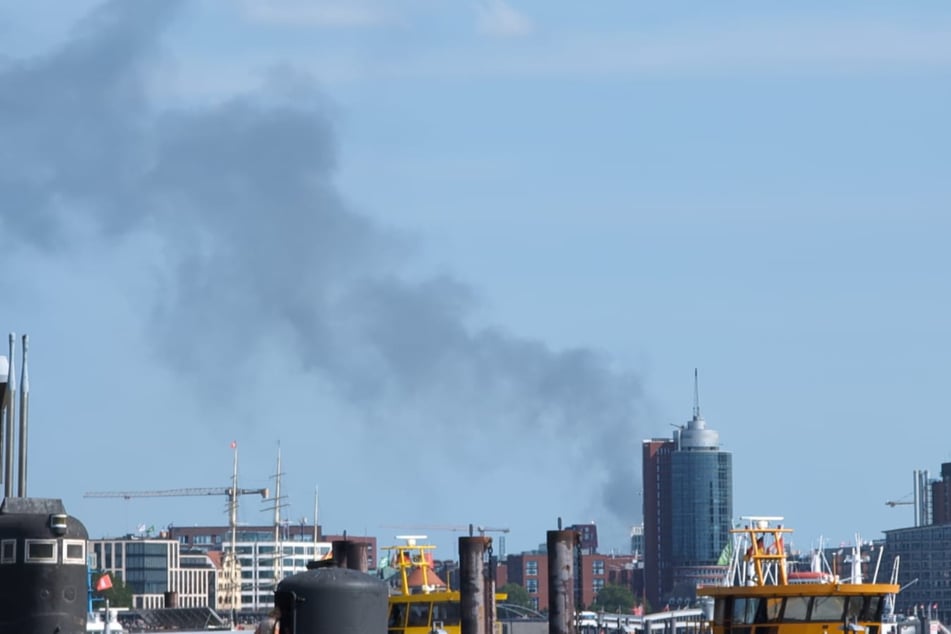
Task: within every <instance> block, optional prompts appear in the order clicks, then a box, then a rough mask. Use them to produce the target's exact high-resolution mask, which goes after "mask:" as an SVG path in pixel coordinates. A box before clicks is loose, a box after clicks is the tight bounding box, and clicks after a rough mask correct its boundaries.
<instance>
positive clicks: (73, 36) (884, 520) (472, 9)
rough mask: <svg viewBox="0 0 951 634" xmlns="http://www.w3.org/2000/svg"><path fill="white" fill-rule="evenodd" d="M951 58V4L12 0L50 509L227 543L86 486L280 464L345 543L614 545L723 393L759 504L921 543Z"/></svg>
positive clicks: (191, 515)
mask: <svg viewBox="0 0 951 634" xmlns="http://www.w3.org/2000/svg"><path fill="white" fill-rule="evenodd" d="M358 9H359V10H358ZM949 71H951V9H949V7H947V6H946V5H945V4H943V3H923V4H921V3H918V4H915V5H914V6H911V5H908V6H906V5H887V6H886V5H877V4H868V3H864V2H858V1H857V0H849V1H847V2H845V3H844V4H837V5H836V6H835V7H829V6H828V5H827V4H826V3H820V2H815V1H807V2H804V3H797V4H796V5H795V6H781V7H780V6H763V5H762V4H761V3H755V2H752V1H743V2H740V3H738V4H734V5H730V6H729V7H711V6H708V5H704V4H700V3H691V4H688V5H678V6H668V5H663V6H661V5H657V6H654V5H647V4H637V3H634V4H632V3H629V2H623V1H622V0H608V2H605V3H600V4H599V5H598V8H597V10H595V9H594V8H592V7H579V6H576V5H570V4H568V3H557V2H556V3H552V2H541V1H539V0H524V1H517V0H474V1H473V2H471V3H462V4H453V3H448V4H447V3H439V2H433V1H431V0H392V1H389V0H387V1H385V2H383V1H380V0H366V1H365V2H361V3H360V4H359V6H357V5H354V4H353V3H351V2H344V3H338V2H335V1H332V0H315V1H314V2H313V3H310V2H306V3H304V2H298V1H296V0H241V1H240V2H234V3H221V2H217V1H216V0H194V1H192V2H175V1H169V0H161V1H155V0H151V1H149V0H143V1H142V2H135V3H129V2H115V1H113V2H96V1H92V0H78V1H77V2H74V3H69V5H68V6H62V3H59V2H53V1H52V0H37V1H36V2H31V3H4V4H0V139H2V140H3V147H4V148H7V151H6V152H3V153H0V173H2V174H3V176H2V177H0V201H2V204H0V237H2V243H3V245H4V247H3V249H0V267H2V268H3V270H4V271H6V272H7V274H6V275H4V276H0V298H2V300H0V302H2V303H0V305H2V308H3V319H2V323H0V326H2V327H3V330H2V331H0V332H9V331H16V332H18V333H21V334H22V333H24V332H27V333H29V334H30V335H31V352H30V355H31V368H32V374H31V379H32V381H33V383H32V389H33V397H32V400H31V409H30V412H31V421H32V422H31V427H30V429H31V435H30V445H29V451H30V455H29V458H30V489H29V493H30V494H31V495H36V496H49V497H60V498H62V499H63V501H64V503H65V505H66V508H67V509H68V511H69V512H70V513H71V514H73V515H75V516H76V517H77V518H79V519H80V520H82V521H83V522H84V523H86V524H87V526H88V528H89V529H90V532H91V534H93V535H101V534H110V533H124V532H128V531H129V530H131V529H134V528H135V527H137V526H138V525H140V524H143V523H144V524H145V525H146V526H150V525H155V526H162V525H167V524H168V523H169V522H186V521H194V522H200V523H214V522H216V521H218V520H221V519H223V518H224V511H225V509H224V500H216V499H214V498H208V499H197V498H196V499H184V498H182V499H165V500H157V501H149V502H148V503H146V502H145V501H143V500H129V501H128V502H125V501H121V502H120V501H104V500H91V499H85V498H83V493H84V492H86V491H100V490H141V489H174V488H184V487H209V486H227V485H228V483H229V478H230V474H231V459H232V456H231V452H230V449H229V445H230V443H231V442H232V441H237V443H238V446H239V448H240V449H239V451H240V461H241V465H240V468H241V473H240V483H239V485H240V486H250V487H260V486H268V484H269V482H270V480H269V477H270V476H271V475H272V473H273V464H274V455H275V452H276V450H277V446H278V444H280V446H281V447H282V450H283V451H284V459H285V465H286V469H285V470H286V472H287V474H286V478H285V484H286V487H287V488H286V494H287V496H288V499H289V500H290V503H291V505H292V506H291V507H290V508H288V509H287V512H288V514H289V517H296V518H300V517H305V516H306V517H310V516H312V515H313V511H312V506H313V505H312V492H313V490H314V487H315V486H319V488H320V497H321V504H320V506H321V516H322V517H321V523H323V524H324V525H326V526H327V527H328V529H329V530H332V531H333V532H342V531H343V530H347V531H348V532H350V533H351V534H355V535H359V534H372V535H376V536H378V537H379V538H380V539H381V541H386V538H387V535H388V534H389V533H392V532H395V531H391V530H389V529H387V528H384V527H385V526H386V525H468V524H470V523H473V524H476V525H485V526H498V527H507V528H509V529H510V531H511V532H510V533H508V534H506V542H507V547H508V549H509V550H510V551H521V550H526V549H529V548H532V547H534V546H535V545H537V544H539V543H541V542H542V541H543V540H544V535H545V531H546V530H550V529H553V528H554V527H555V526H556V524H557V520H558V518H559V517H561V518H563V519H564V520H565V521H566V522H570V523H584V522H590V521H595V522H597V524H598V526H599V532H600V536H601V541H602V549H609V548H616V549H619V550H621V549H624V548H626V545H627V543H628V542H629V538H628V532H629V528H630V526H631V525H632V524H636V523H638V522H640V521H641V520H642V517H641V506H642V499H641V497H640V496H639V494H638V493H639V491H640V490H641V483H640V472H641V464H640V461H639V456H640V443H641V442H642V441H643V440H644V439H648V438H655V437H666V436H667V435H668V434H669V431H670V426H671V425H675V426H680V425H682V424H683V423H684V421H686V420H688V419H689V415H690V404H691V392H692V385H691V380H690V379H691V377H690V373H691V372H692V371H693V369H694V368H697V367H698V368H700V373H701V390H702V394H701V397H702V398H701V400H702V404H703V408H704V413H705V416H706V418H707V419H708V420H709V421H710V424H711V426H713V427H715V428H716V429H717V430H718V431H719V432H720V433H721V435H722V438H723V449H724V450H726V451H729V452H730V453H731V454H732V455H733V475H734V502H735V506H734V512H735V514H737V515H759V514H769V515H782V516H784V517H786V521H787V524H788V525H789V526H790V527H792V528H793V529H794V530H795V531H796V532H795V533H794V534H793V537H792V540H791V541H792V542H794V543H795V544H796V545H797V546H798V547H800V548H808V547H810V546H811V545H813V544H815V543H817V542H818V540H819V539H820V538H822V539H823V540H826V541H831V542H833V543H840V542H850V541H852V540H853V539H854V536H855V534H856V533H858V534H860V535H861V536H862V537H863V538H866V539H870V538H877V537H880V536H881V535H882V532H883V531H884V530H886V529H890V528H895V527H900V526H903V525H904V526H907V525H910V524H911V517H910V513H906V512H905V511H907V509H905V508H904V507H901V506H899V507H897V508H895V507H889V506H886V504H885V502H886V501H888V500H895V499H901V498H903V496H905V495H906V494H908V493H910V492H911V490H912V486H913V481H912V478H911V477H910V475H911V474H912V472H913V471H915V470H919V469H921V468H922V467H923V466H924V464H937V463H939V462H941V461H942V460H943V459H944V458H945V457H946V456H943V455H934V456H928V455H925V454H923V453H922V452H921V450H920V448H919V447H918V444H919V443H918V442H916V441H917V440H918V439H921V438H932V437H935V438H940V437H941V434H942V433H943V422H942V420H941V415H940V412H943V411H944V408H945V406H944V402H943V400H942V394H943V389H942V388H943V385H944V384H945V383H946V382H947V370H946V368H945V367H944V363H943V359H945V358H947V356H948V353H949V352H951V350H949V346H951V342H949V340H948V338H947V336H946V333H945V330H946V327H945V323H944V321H945V320H944V318H943V315H945V314H946V313H947V312H948V311H947V309H948V306H947V302H948V299H947V297H948V293H946V292H945V290H946V288H947V281H946V280H945V276H944V273H943V272H944V271H945V270H947V269H948V268H949V264H951V262H949V261H948V259H949V257H951V256H949V254H948V252H947V249H945V245H944V236H945V235H947V233H948V231H949V230H951V226H949V218H948V215H947V213H946V201H947V200H948V199H949V197H951V196H949V194H951V192H949V191H948V188H949V184H948V181H947V178H946V174H947V172H948V169H949V168H951V157H949V155H948V152H947V148H948V147H951V143H949V141H951V138H949V135H951V128H949V126H948V125H947V123H946V115H945V113H946V112H947V110H948V106H949V105H951V87H949V84H948V82H947V81H946V79H947V74H948V72H949ZM896 430H901V434H902V436H901V437H900V438H899V441H896V440H895V438H894V436H895V433H896ZM63 465H70V467H69V471H65V470H64V467H63ZM844 489H846V490H848V492H849V493H848V495H846V496H843V494H842V491H843V490H844ZM240 512H241V514H242V521H253V522H255V523H256V522H257V520H259V519H260V518H262V517H266V515H263V513H267V508H266V507H264V506H259V505H257V503H256V502H252V501H250V500H244V501H242V503H241V505H240ZM456 536H457V535H455V534H450V535H446V536H435V535H434V537H436V538H438V539H442V540H443V542H444V544H443V545H442V546H441V549H447V550H449V549H452V550H454V547H453V543H454V540H455V538H456Z"/></svg>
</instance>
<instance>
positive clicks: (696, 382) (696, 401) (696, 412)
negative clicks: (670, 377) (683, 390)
mask: <svg viewBox="0 0 951 634" xmlns="http://www.w3.org/2000/svg"><path fill="white" fill-rule="evenodd" d="M693 417H694V419H698V418H700V379H699V376H698V372H697V368H694V369H693Z"/></svg>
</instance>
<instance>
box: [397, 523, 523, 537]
mask: <svg viewBox="0 0 951 634" xmlns="http://www.w3.org/2000/svg"><path fill="white" fill-rule="evenodd" d="M381 528H399V529H401V530H423V531H451V532H468V533H469V535H470V536H472V535H475V532H476V531H478V532H479V535H480V536H482V537H485V534H486V533H508V532H509V529H507V528H494V527H491V526H480V525H478V524H466V525H462V524H387V525H384V526H382V527H381Z"/></svg>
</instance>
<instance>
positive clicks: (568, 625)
mask: <svg viewBox="0 0 951 634" xmlns="http://www.w3.org/2000/svg"><path fill="white" fill-rule="evenodd" d="M577 543H578V533H577V531H565V530H561V520H560V519H559V520H558V530H556V531H548V634H574V632H575V582H574V580H575V570H574V568H575V565H574V561H575V546H576V544H577Z"/></svg>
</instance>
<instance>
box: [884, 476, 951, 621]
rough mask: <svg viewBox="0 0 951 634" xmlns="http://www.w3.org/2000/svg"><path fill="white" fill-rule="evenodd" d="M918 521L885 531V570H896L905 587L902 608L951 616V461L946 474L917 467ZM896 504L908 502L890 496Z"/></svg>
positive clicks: (900, 600)
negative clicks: (936, 474)
mask: <svg viewBox="0 0 951 634" xmlns="http://www.w3.org/2000/svg"><path fill="white" fill-rule="evenodd" d="M914 486H915V489H914V502H913V504H914V516H913V520H914V525H913V526H911V527H908V528H898V529H893V530H886V531H885V557H884V561H883V562H882V567H883V570H885V571H887V574H889V575H891V574H892V572H893V571H896V570H897V573H898V577H897V579H898V583H899V585H901V586H902V591H901V592H899V593H898V595H897V596H896V597H895V611H896V612H897V613H899V614H905V615H914V614H918V615H921V614H929V615H931V616H933V617H934V618H937V619H939V620H941V621H942V622H945V623H947V622H948V621H949V620H951V462H945V463H943V464H942V465H941V479H940V480H933V479H931V478H929V476H928V472H927V471H915V472H914ZM888 504H890V505H892V506H895V505H896V504H903V502H889V503H888Z"/></svg>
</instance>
